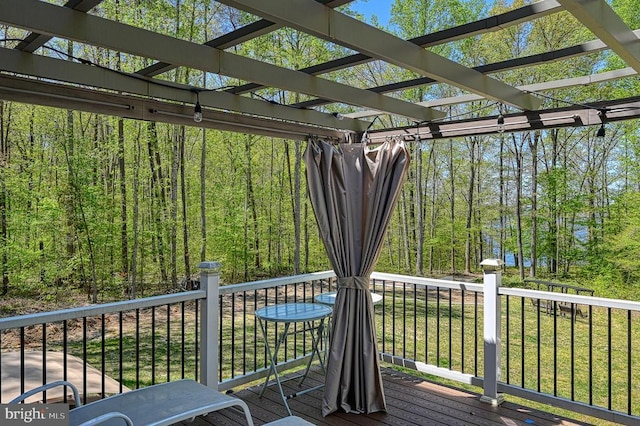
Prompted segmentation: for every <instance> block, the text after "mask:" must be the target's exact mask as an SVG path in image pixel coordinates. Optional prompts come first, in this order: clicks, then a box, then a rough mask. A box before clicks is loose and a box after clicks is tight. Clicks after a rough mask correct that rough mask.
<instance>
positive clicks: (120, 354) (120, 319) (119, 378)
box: [118, 311, 124, 393]
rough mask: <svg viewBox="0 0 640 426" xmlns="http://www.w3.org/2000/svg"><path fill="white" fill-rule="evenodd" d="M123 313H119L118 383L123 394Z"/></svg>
mask: <svg viewBox="0 0 640 426" xmlns="http://www.w3.org/2000/svg"><path fill="white" fill-rule="evenodd" d="M123 315H124V314H123V312H122V311H120V312H119V313H118V337H119V339H118V382H119V385H120V389H119V392H120V393H122V386H123V385H122V375H123V371H124V370H123V368H122V367H123V365H122V362H123V360H124V356H123V352H124V347H123V345H124V336H123V333H122V332H123V325H122V323H123Z"/></svg>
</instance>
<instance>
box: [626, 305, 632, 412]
mask: <svg viewBox="0 0 640 426" xmlns="http://www.w3.org/2000/svg"><path fill="white" fill-rule="evenodd" d="M631 349H632V348H631V311H630V310H627V414H629V415H631V411H632V410H631V393H632V389H633V387H632V384H633V383H632V382H631V378H632V375H631V372H632V369H631V364H632V360H631V354H632V353H633V352H631Z"/></svg>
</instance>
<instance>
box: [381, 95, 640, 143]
mask: <svg viewBox="0 0 640 426" xmlns="http://www.w3.org/2000/svg"><path fill="white" fill-rule="evenodd" d="M601 110H606V111H607V113H606V117H604V116H602V115H601V114H600V111H601ZM497 118H498V117H496V116H492V117H482V118H478V117H476V118H471V119H468V120H456V121H447V122H442V123H427V124H425V125H422V126H420V127H419V128H418V127H416V126H413V127H397V128H393V129H385V130H380V131H371V132H370V133H369V137H370V139H371V141H372V142H377V141H384V140H385V139H386V138H397V137H400V138H403V139H404V140H406V141H418V140H429V139H447V138H461V137H468V136H482V135H491V134H497V133H499V131H498V130H499V128H498V123H497ZM638 118H640V97H638V96H636V97H633V98H627V99H617V100H612V101H602V102H597V103H592V104H589V105H575V106H571V107H566V108H555V109H549V110H544V111H526V112H523V113H515V114H508V115H505V116H504V132H507V133H510V132H527V131H533V130H544V129H556V128H563V127H582V126H594V125H600V124H604V123H606V122H615V121H623V120H632V119H638Z"/></svg>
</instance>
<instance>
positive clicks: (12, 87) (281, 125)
mask: <svg viewBox="0 0 640 426" xmlns="http://www.w3.org/2000/svg"><path fill="white" fill-rule="evenodd" d="M0 99H6V100H9V101H15V102H23V103H28V104H33V105H43V106H49V107H55V108H64V109H72V110H75V111H86V112H89V113H95V114H105V115H111V116H116V117H123V118H130V119H135V120H147V121H157V122H162V123H173V124H181V125H185V126H191V127H202V128H210V129H217V130H225V131H231V132H239V133H249V134H255V135H262V136H269V137H276V138H284V139H291V140H306V139H307V137H308V136H309V135H314V136H321V137H326V138H331V139H334V140H344V138H345V132H343V131H338V130H332V129H326V128H319V127H314V126H306V125H301V124H296V123H286V122H280V121H276V120H268V119H264V118H258V117H249V116H246V115H240V114H231V113H228V112H218V111H212V110H203V119H202V121H201V122H200V123H196V122H194V121H193V107H192V106H190V105H189V106H185V105H178V104H175V103H169V102H162V101H157V100H152V99H143V98H138V97H132V96H126V95H119V94H115V93H109V92H104V91H97V90H95V89H81V88H78V87H70V86H61V85H60V84H55V83H44V82H39V81H35V80H32V79H27V78H20V77H8V76H3V75H0Z"/></svg>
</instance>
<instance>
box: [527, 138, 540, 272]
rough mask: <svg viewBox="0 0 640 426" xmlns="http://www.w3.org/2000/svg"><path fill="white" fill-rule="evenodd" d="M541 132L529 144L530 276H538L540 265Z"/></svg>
mask: <svg viewBox="0 0 640 426" xmlns="http://www.w3.org/2000/svg"><path fill="white" fill-rule="evenodd" d="M539 139H540V132H538V131H536V132H534V134H533V138H532V139H531V142H530V143H529V148H530V150H531V191H532V193H531V266H530V267H529V276H530V277H535V276H536V267H537V264H538V141H539Z"/></svg>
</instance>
